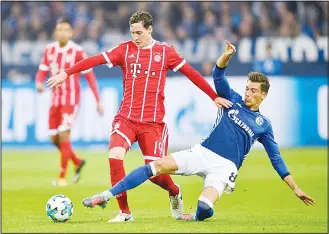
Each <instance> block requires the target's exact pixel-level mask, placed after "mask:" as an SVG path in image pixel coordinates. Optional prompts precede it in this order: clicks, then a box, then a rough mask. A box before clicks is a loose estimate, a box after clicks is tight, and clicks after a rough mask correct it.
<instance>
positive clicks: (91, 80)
mask: <svg viewBox="0 0 329 234" xmlns="http://www.w3.org/2000/svg"><path fill="white" fill-rule="evenodd" d="M86 58H87V55H86V53H85V52H84V51H83V50H81V51H79V52H78V53H77V61H78V62H79V61H81V60H83V59H86ZM81 74H82V75H84V77H85V78H86V80H87V82H88V85H89V87H90V89H91V91H92V92H93V94H94V97H95V99H96V103H97V111H98V113H99V114H100V115H102V114H103V113H104V109H103V106H102V104H101V102H100V97H99V89H98V84H97V80H96V75H95V73H94V71H93V70H92V68H89V69H88V70H85V71H82V72H81Z"/></svg>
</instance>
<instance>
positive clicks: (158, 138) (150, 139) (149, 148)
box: [109, 115, 168, 160]
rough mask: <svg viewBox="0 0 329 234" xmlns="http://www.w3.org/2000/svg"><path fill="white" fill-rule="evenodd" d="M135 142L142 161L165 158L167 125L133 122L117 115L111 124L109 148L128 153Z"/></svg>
mask: <svg viewBox="0 0 329 234" xmlns="http://www.w3.org/2000/svg"><path fill="white" fill-rule="evenodd" d="M114 133H117V134H114ZM136 141H138V144H139V147H140V149H141V151H142V153H143V155H144V159H147V160H156V159H158V158H162V157H164V156H166V154H167V150H168V128H167V125H166V124H165V123H141V122H135V121H131V120H129V119H127V118H125V117H122V116H118V115H117V116H116V117H115V118H114V120H113V123H112V131H111V139H110V146H109V148H110V149H112V148H113V147H123V148H125V149H126V150H127V151H128V150H129V149H130V147H131V146H132V145H133V144H134V142H136Z"/></svg>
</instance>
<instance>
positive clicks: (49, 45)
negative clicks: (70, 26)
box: [45, 41, 58, 50]
mask: <svg viewBox="0 0 329 234" xmlns="http://www.w3.org/2000/svg"><path fill="white" fill-rule="evenodd" d="M57 44H58V42H57V41H53V42H49V43H48V44H46V47H45V49H46V50H49V49H52V48H54V47H55V46H56V45H57Z"/></svg>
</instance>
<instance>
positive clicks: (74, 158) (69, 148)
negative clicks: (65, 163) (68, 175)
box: [60, 141, 82, 167]
mask: <svg viewBox="0 0 329 234" xmlns="http://www.w3.org/2000/svg"><path fill="white" fill-rule="evenodd" d="M60 144H61V145H62V146H63V147H65V148H66V150H67V151H68V152H69V156H70V158H69V159H72V161H73V163H74V165H75V166H76V167H78V166H80V164H81V163H82V159H81V158H79V157H78V156H77V155H76V154H75V153H74V151H73V148H72V143H71V142H70V141H68V142H62V143H60Z"/></svg>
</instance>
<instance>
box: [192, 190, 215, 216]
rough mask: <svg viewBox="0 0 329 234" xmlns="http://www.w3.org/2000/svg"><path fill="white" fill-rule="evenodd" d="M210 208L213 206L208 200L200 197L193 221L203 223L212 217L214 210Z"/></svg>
mask: <svg viewBox="0 0 329 234" xmlns="http://www.w3.org/2000/svg"><path fill="white" fill-rule="evenodd" d="M212 207H213V204H212V203H211V202H210V201H209V200H208V199H206V198H205V197H203V196H201V197H200V198H199V200H198V208H197V210H196V213H195V219H196V220H199V221H203V220H205V219H208V218H210V217H211V216H213V215H214V210H213V209H212Z"/></svg>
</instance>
